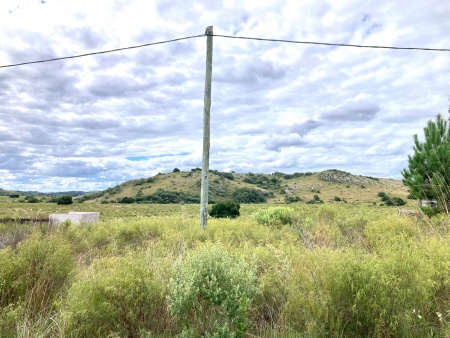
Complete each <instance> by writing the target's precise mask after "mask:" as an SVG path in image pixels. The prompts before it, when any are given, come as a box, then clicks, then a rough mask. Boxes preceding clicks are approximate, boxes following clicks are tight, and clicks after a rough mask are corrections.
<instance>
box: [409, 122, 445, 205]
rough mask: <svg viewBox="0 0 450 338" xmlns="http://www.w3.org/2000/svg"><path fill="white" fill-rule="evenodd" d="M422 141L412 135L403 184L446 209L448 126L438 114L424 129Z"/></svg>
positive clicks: (415, 194)
mask: <svg viewBox="0 0 450 338" xmlns="http://www.w3.org/2000/svg"><path fill="white" fill-rule="evenodd" d="M423 131H424V135H425V141H424V142H420V141H419V138H418V136H417V135H414V147H413V150H414V154H413V155H412V156H411V155H409V156H408V168H407V169H403V171H402V175H403V184H405V185H406V186H408V187H409V188H410V191H411V195H413V196H414V197H415V198H418V199H427V200H436V201H437V202H438V204H439V205H440V206H441V207H443V208H445V209H446V210H447V209H448V206H449V202H450V189H449V188H450V128H449V125H448V121H446V120H445V119H443V118H442V116H441V115H440V114H438V115H437V116H436V121H432V120H430V121H428V123H427V126H426V127H425V128H424V129H423Z"/></svg>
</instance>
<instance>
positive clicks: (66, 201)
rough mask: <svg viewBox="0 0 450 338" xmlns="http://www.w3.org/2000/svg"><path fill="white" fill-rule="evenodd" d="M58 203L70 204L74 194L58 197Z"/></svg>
mask: <svg viewBox="0 0 450 338" xmlns="http://www.w3.org/2000/svg"><path fill="white" fill-rule="evenodd" d="M56 203H57V204H58V205H69V204H72V203H73V200H72V196H69V195H66V196H61V197H59V198H58V201H57V202H56Z"/></svg>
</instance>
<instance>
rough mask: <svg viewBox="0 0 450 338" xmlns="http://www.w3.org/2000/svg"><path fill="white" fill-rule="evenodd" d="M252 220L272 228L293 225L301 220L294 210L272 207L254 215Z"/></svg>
mask: <svg viewBox="0 0 450 338" xmlns="http://www.w3.org/2000/svg"><path fill="white" fill-rule="evenodd" d="M252 218H253V219H254V220H256V221H257V222H258V223H259V224H263V225H268V226H272V227H279V226H282V225H292V224H293V223H295V222H296V221H298V219H299V217H298V215H297V214H296V213H295V211H294V209H291V208H286V207H270V208H268V209H261V210H258V211H257V212H256V213H254V214H253V215H252Z"/></svg>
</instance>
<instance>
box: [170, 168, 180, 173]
mask: <svg viewBox="0 0 450 338" xmlns="http://www.w3.org/2000/svg"><path fill="white" fill-rule="evenodd" d="M180 171H181V170H180V169H178V168H174V169H173V170H172V172H174V173H179V172H180Z"/></svg>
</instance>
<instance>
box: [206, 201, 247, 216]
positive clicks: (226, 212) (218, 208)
mask: <svg viewBox="0 0 450 338" xmlns="http://www.w3.org/2000/svg"><path fill="white" fill-rule="evenodd" d="M240 207H241V206H240V205H239V203H236V202H233V201H231V200H223V201H220V202H217V203H216V204H214V205H213V206H212V208H211V211H210V212H209V215H210V216H211V217H214V218H228V217H229V218H236V217H238V216H239V215H240V212H239V209H240Z"/></svg>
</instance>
